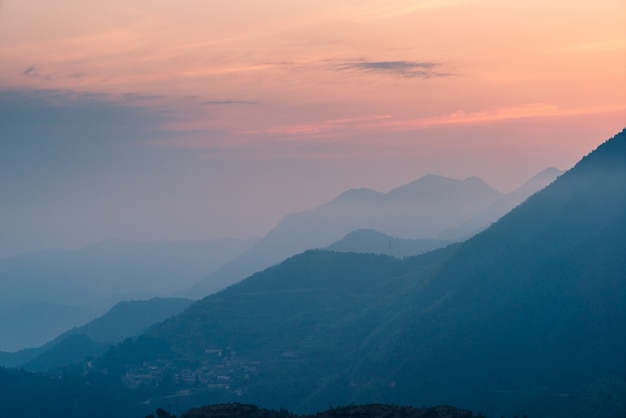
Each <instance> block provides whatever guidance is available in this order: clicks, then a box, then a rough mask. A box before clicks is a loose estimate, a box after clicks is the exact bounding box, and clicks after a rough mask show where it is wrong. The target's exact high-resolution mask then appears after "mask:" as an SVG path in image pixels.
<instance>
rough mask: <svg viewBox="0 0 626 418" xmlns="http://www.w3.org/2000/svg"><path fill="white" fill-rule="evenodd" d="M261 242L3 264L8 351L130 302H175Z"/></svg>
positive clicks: (156, 247) (105, 251) (155, 245)
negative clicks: (170, 298)
mask: <svg viewBox="0 0 626 418" xmlns="http://www.w3.org/2000/svg"><path fill="white" fill-rule="evenodd" d="M252 243H253V242H246V241H240V240H235V239H230V238H228V239H217V240H209V241H160V242H131V241H104V242H100V243H97V244H93V245H90V246H87V247H84V248H81V249H78V250H75V251H58V250H49V251H39V252H35V253H29V254H25V255H22V256H18V257H13V258H8V259H2V260H0V287H1V288H2V292H0V324H2V329H3V332H2V333H0V334H1V335H0V350H3V351H16V350H19V349H22V348H24V347H34V346H38V345H41V344H44V343H45V342H47V341H49V340H50V339H52V338H54V337H55V336H57V335H59V334H60V333H61V332H63V331H65V330H67V329H69V328H71V327H74V326H79V325H82V324H84V323H86V322H88V321H90V320H91V319H95V318H96V317H98V316H99V315H102V314H103V313H104V312H106V311H107V309H109V308H110V307H112V306H113V305H115V304H116V303H117V302H119V301H120V300H124V299H147V298H150V297H154V296H163V295H166V296H167V295H172V294H174V293H176V292H178V291H179V290H181V289H185V288H187V287H189V286H191V284H193V283H195V282H196V281H198V280H199V279H201V278H202V277H204V276H205V275H206V274H207V273H209V272H210V271H212V270H215V269H217V268H218V267H219V266H220V265H222V264H224V263H226V262H227V261H229V260H231V259H232V258H234V257H235V256H237V255H238V254H240V253H241V252H242V251H244V250H245V249H246V248H248V247H249V246H250V245H251V244H252Z"/></svg>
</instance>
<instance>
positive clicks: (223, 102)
mask: <svg viewBox="0 0 626 418" xmlns="http://www.w3.org/2000/svg"><path fill="white" fill-rule="evenodd" d="M202 104H203V105H206V106H228V105H257V104H259V102H254V101H248V100H209V101H207V102H203V103H202Z"/></svg>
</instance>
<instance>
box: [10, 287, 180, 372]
mask: <svg viewBox="0 0 626 418" xmlns="http://www.w3.org/2000/svg"><path fill="white" fill-rule="evenodd" d="M191 303H192V301H191V300H188V299H180V298H153V299H150V300H135V301H126V302H120V303H118V304H117V305H115V306H114V307H113V308H111V309H110V310H109V311H108V312H107V313H105V314H104V315H102V316H101V317H99V318H96V319H94V320H93V321H91V322H89V323H87V324H85V325H83V326H80V327H76V328H72V329H70V330H68V331H66V332H64V333H63V334H61V335H59V336H58V337H56V338H54V339H53V340H52V341H49V342H48V343H46V344H44V345H43V346H41V347H37V348H28V349H24V350H20V351H18V352H15V353H2V352H0V366H5V367H23V368H25V369H27V370H47V369H49V368H53V367H55V368H58V367H61V366H63V365H64V364H67V363H71V362H73V361H80V360H82V359H83V358H84V357H87V356H95V355H99V354H103V353H104V352H105V351H106V349H107V348H108V347H109V346H110V345H111V344H115V343H119V342H121V341H123V340H124V339H126V338H129V337H133V336H136V335H138V334H139V333H141V332H143V331H145V330H146V329H148V328H149V327H150V326H152V325H154V324H157V323H159V322H161V321H164V320H165V319H168V318H170V317H172V316H174V315H177V314H179V313H180V312H182V311H183V310H184V309H186V308H187V307H188V306H189V305H190V304H191Z"/></svg>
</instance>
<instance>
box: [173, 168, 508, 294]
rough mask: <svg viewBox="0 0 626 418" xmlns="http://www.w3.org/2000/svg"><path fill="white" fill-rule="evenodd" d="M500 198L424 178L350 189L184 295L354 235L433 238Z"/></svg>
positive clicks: (289, 219)
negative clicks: (384, 189) (370, 232)
mask: <svg viewBox="0 0 626 418" xmlns="http://www.w3.org/2000/svg"><path fill="white" fill-rule="evenodd" d="M500 196H501V193H500V192H498V191H497V190H495V189H493V188H491V187H490V186H488V185H487V184H486V183H484V182H483V181H482V180H480V179H478V178H476V177H470V178H468V179H466V180H455V179H450V178H446V177H442V176H437V175H427V176H424V177H422V178H420V179H418V180H415V181H413V182H411V183H409V184H406V185H404V186H401V187H398V188H395V189H393V190H391V191H390V192H388V193H379V192H376V191H374V190H371V189H351V190H348V191H346V192H344V193H342V194H340V195H339V196H338V197H336V198H335V199H333V200H332V201H330V202H328V203H326V204H324V205H322V206H320V207H318V208H316V209H313V210H311V211H308V212H301V213H294V214H290V215H287V216H285V217H284V218H283V219H282V220H281V221H280V222H279V223H278V225H277V226H276V227H275V228H274V229H272V230H271V231H270V232H269V233H268V234H267V235H266V236H265V237H264V238H262V239H261V240H259V242H257V243H256V245H254V246H253V247H252V248H250V249H249V250H247V251H246V252H244V253H243V254H241V255H240V256H239V257H237V258H235V259H234V260H233V261H232V262H230V263H227V264H226V265H224V266H222V267H221V268H219V269H218V270H216V271H215V272H213V273H211V274H210V275H209V276H207V277H206V278H205V279H203V280H202V281H200V282H198V283H197V284H195V285H194V286H192V287H191V289H190V290H189V291H188V292H186V293H184V295H186V296H187V297H192V298H198V297H202V296H205V295H207V294H210V293H212V292H215V291H218V290H221V289H223V288H225V287H226V286H228V285H230V284H232V283H236V282H237V281H239V280H242V279H243V278H245V277H247V276H249V275H251V274H252V273H254V272H256V271H260V270H262V269H265V268H267V267H269V266H271V265H273V264H276V263H279V262H280V261H282V260H284V259H285V258H287V257H290V256H292V255H294V254H297V253H300V252H302V251H305V250H307V249H312V248H323V247H326V246H328V245H330V244H332V243H333V242H335V241H337V240H340V239H341V238H343V237H344V236H345V235H346V234H348V233H350V232H352V231H354V230H357V229H375V230H377V231H380V232H382V233H385V234H389V235H392V236H395V237H400V238H412V239H414V238H432V237H436V236H437V235H438V234H440V233H441V232H442V231H443V230H444V229H446V228H449V227H450V226H452V225H458V224H460V223H463V222H466V221H469V220H470V219H472V218H473V217H474V216H476V215H478V214H479V213H480V212H481V211H482V210H484V209H486V208H487V207H489V205H491V204H492V203H494V202H495V201H496V200H497V199H498V198H499V197H500Z"/></svg>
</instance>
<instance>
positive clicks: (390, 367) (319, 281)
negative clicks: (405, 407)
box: [99, 131, 626, 417]
mask: <svg viewBox="0 0 626 418" xmlns="http://www.w3.org/2000/svg"><path fill="white" fill-rule="evenodd" d="M625 248H626V131H622V132H621V133H620V134H618V135H616V136H615V137H614V138H612V139H611V140H609V141H607V142H606V143H604V144H602V145H601V146H599V147H598V148H597V150H595V151H594V152H593V153H591V154H590V155H588V156H587V157H585V158H583V159H582V160H581V161H580V162H579V163H578V164H577V165H576V166H575V167H574V168H573V169H571V170H569V171H568V172H566V173H565V174H563V175H562V176H560V177H559V178H558V179H557V180H556V181H555V182H554V183H552V184H551V185H549V186H548V187H546V188H545V189H543V190H542V191H540V192H538V193H536V194H535V195H533V196H532V197H531V198H529V199H528V200H526V201H525V202H524V203H523V204H521V205H519V206H518V207H516V208H515V209H514V210H513V211H511V212H510V213H509V214H507V215H505V216H504V217H503V218H501V219H500V220H499V221H497V222H496V223H494V224H493V225H492V226H491V227H489V228H488V229H487V230H485V231H484V232H482V233H480V234H478V235H476V236H475V237H473V238H472V239H470V240H468V241H466V242H464V243H461V244H455V245H452V246H448V247H446V248H445V249H441V250H435V251H433V252H430V253H427V254H424V255H422V256H417V257H411V258H407V259H403V260H398V259H394V258H390V257H385V256H375V255H366V254H354V253H336V252H324V251H308V252H306V253H304V254H301V255H298V256H294V257H292V258H289V259H288V260H286V261H285V262H283V263H281V264H280V265H277V266H275V267H272V268H269V269H267V270H265V271H264V272H261V273H257V274H255V275H253V276H251V277H250V278H248V279H246V280H244V281H242V282H240V283H238V284H236V285H234V286H231V287H230V288H228V289H226V290H224V291H222V292H220V293H217V294H214V295H212V296H209V297H207V298H205V299H203V300H201V301H198V302H196V303H194V304H193V305H192V306H190V308H189V309H187V310H186V311H184V312H183V313H182V314H180V315H178V316H176V317H174V318H172V319H170V320H168V321H166V322H164V323H163V324H161V325H159V326H157V327H155V328H153V329H152V330H150V331H149V332H147V333H146V334H144V335H143V336H141V337H140V338H138V339H136V340H135V342H133V343H126V344H124V345H120V346H119V347H118V348H117V349H116V350H113V351H111V352H109V353H108V355H107V356H105V357H104V358H103V359H101V360H100V362H99V367H104V368H106V369H107V370H109V372H112V373H120V374H121V375H124V374H125V373H129V371H131V370H132V373H134V374H133V376H135V379H136V380H133V382H134V383H133V384H138V385H140V386H141V385H147V387H151V388H152V390H154V394H155V395H156V394H158V393H159V391H160V393H161V396H167V395H169V394H171V393H172V391H174V392H175V391H176V390H180V389H182V388H186V390H190V391H192V393H194V394H195V395H194V396H195V397H193V399H196V400H201V399H207V398H211V399H213V400H214V401H224V400H228V399H230V400H233V399H238V400H246V401H251V402H262V403H263V405H266V406H269V407H278V406H285V407H288V408H289V409H294V410H296V411H302V410H305V411H311V410H320V409H322V408H324V407H325V405H329V404H335V405H337V404H346V403H349V402H385V403H388V402H392V403H399V404H413V405H421V404H437V403H441V402H445V403H452V404H457V405H459V406H461V407H465V408H469V409H473V410H477V411H482V412H486V413H488V415H491V416H500V415H507V416H511V415H522V414H527V415H528V416H548V415H550V416H553V417H573V416H589V415H588V414H589V411H590V408H591V409H592V410H594V411H595V409H598V408H599V409H602V410H603V412H602V414H603V415H602V416H608V417H613V416H615V417H621V416H623V415H624V412H626V411H625V410H624V404H623V396H624V395H625V394H626V389H625V388H626V383H624V382H625V381H626V358H625V357H624V354H623V353H625V352H626V333H625V332H624V329H626V312H625V310H624V306H626V252H625V250H624V249H625ZM190 336H192V337H191V338H190ZM183 365H184V366H183ZM150 367H153V368H154V369H151V370H157V373H155V374H154V375H153V376H152V378H151V379H152V380H151V381H148V380H143V381H142V380H141V377H140V376H141V373H145V372H144V371H142V370H143V369H142V368H146V369H148V368H150ZM181 367H184V368H185V370H188V372H186V373H188V375H189V377H188V380H185V379H182V378H181V380H180V381H179V382H178V383H177V384H174V385H173V386H170V387H169V389H168V390H161V389H160V388H162V387H163V386H158V384H157V385H156V386H155V383H154V382H155V381H157V382H158V381H159V379H164V378H165V376H168V375H170V374H171V373H174V372H175V371H177V370H179V371H180V370H182V369H181ZM126 376H128V375H126ZM196 381H199V382H201V384H202V385H201V386H193V384H192V383H191V382H196ZM150 385H152V386H150ZM190 399H191V398H190ZM599 399H601V401H598V400H599ZM598 402H600V403H599V404H598ZM594 405H596V406H594ZM597 405H599V406H597ZM594 408H595V409H594ZM581 411H583V412H581ZM581 413H583V414H587V415H580V414H581Z"/></svg>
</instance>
